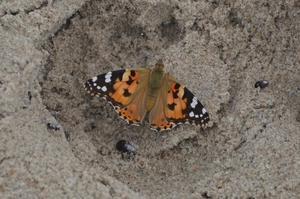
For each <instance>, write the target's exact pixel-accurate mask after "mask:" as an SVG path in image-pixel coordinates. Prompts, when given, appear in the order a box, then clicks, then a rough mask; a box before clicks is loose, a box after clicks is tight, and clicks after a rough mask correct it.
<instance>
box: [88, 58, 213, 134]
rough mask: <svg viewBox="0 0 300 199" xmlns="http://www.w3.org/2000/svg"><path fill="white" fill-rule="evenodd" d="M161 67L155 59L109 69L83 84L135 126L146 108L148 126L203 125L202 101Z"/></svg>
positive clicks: (207, 118) (204, 111) (142, 116)
mask: <svg viewBox="0 0 300 199" xmlns="http://www.w3.org/2000/svg"><path fill="white" fill-rule="evenodd" d="M163 67H164V65H163V63H162V61H158V62H157V63H156V65H155V67H154V68H153V69H148V68H133V69H124V70H117V71H112V72H108V73H105V74H101V75H98V76H97V77H93V78H92V79H90V80H88V81H87V82H86V83H85V85H84V87H85V89H86V90H87V92H89V93H90V94H91V95H96V96H98V97H102V98H104V99H106V100H108V102H109V103H110V104H111V105H112V106H113V107H114V109H115V110H116V112H117V113H118V114H119V116H120V117H121V118H123V119H124V120H125V121H126V122H127V123H128V124H133V125H137V126H138V125H139V124H140V123H141V122H142V121H143V119H144V117H145V115H146V113H147V112H149V121H150V124H151V126H150V127H151V129H152V130H156V131H162V130H170V129H172V128H174V127H175V126H176V125H178V124H183V123H190V124H194V125H198V126H204V125H206V124H207V123H208V121H209V116H208V113H207V112H206V110H205V108H204V107H203V105H202V104H201V102H200V101H199V100H198V99H197V98H196V97H195V96H194V95H193V94H192V93H191V91H189V90H188V89H187V88H186V87H184V86H183V85H182V84H181V83H179V82H178V81H177V80H176V79H175V78H174V77H172V76H170V75H168V74H166V73H165V71H164V69H163Z"/></svg>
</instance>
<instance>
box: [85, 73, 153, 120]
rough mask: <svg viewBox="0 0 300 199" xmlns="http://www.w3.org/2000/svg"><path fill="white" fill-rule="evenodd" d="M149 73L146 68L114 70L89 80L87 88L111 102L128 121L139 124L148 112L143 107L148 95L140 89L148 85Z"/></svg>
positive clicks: (91, 92) (92, 93)
mask: <svg viewBox="0 0 300 199" xmlns="http://www.w3.org/2000/svg"><path fill="white" fill-rule="evenodd" d="M149 73H150V71H149V69H144V68H137V69H125V70H117V71H112V72H108V73H104V74H101V75H98V76H96V77H93V78H92V79H90V80H88V81H87V82H86V83H85V89H86V90H87V91H88V92H89V93H90V94H91V95H96V96H98V97H102V98H104V99H106V100H107V101H108V102H110V104H111V105H112V106H113V107H114V109H115V110H116V112H117V113H118V114H119V116H120V117H121V118H123V119H124V120H125V121H126V122H127V123H129V124H135V125H138V124H139V123H140V122H141V121H142V120H143V118H144V116H145V114H146V113H147V111H146V109H145V108H143V107H144V103H145V100H146V99H145V98H146V95H143V93H142V92H139V90H141V87H146V86H145V84H146V83H147V77H148V76H149ZM143 89H144V88H143ZM144 91H145V89H144Z"/></svg>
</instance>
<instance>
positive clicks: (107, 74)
mask: <svg viewBox="0 0 300 199" xmlns="http://www.w3.org/2000/svg"><path fill="white" fill-rule="evenodd" d="M105 82H106V83H109V82H111V72H108V73H106V75H105Z"/></svg>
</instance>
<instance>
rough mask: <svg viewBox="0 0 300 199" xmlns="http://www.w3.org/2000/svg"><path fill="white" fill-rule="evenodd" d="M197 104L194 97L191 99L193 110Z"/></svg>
mask: <svg viewBox="0 0 300 199" xmlns="http://www.w3.org/2000/svg"><path fill="white" fill-rule="evenodd" d="M197 104H198V99H197V98H196V97H195V96H194V97H193V101H192V103H191V107H192V108H195V107H196V105H197Z"/></svg>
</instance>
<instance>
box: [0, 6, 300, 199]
mask: <svg viewBox="0 0 300 199" xmlns="http://www.w3.org/2000/svg"><path fill="white" fill-rule="evenodd" d="M299 8H300V4H299V2H297V1H288V2H277V1H266V2H264V1H249V0H248V1H247V0H245V1H236V2H232V3H231V2H222V1H191V2H185V1H175V0H174V1H80V0H72V1H71V0H65V1H47V0H43V1H35V0H25V1H22V2H21V1H17V0H15V1H0V25H1V26H0V38H1V43H0V51H1V52H0V62H1V64H0V67H1V70H0V172H1V175H0V176H1V177H0V196H1V198H300V191H299V190H300V189H299V187H300V141H299V135H300V59H299V55H300V34H299V33H300V23H299V21H300V12H299ZM159 59H162V60H163V62H164V65H165V70H166V72H167V73H169V74H171V75H172V76H174V77H176V78H177V79H178V80H179V81H180V82H182V83H183V84H184V85H186V86H187V87H188V88H189V90H191V91H192V92H193V93H194V94H195V96H197V98H199V100H200V101H201V102H202V103H203V104H204V106H205V108H206V109H207V111H208V112H209V114H210V118H211V121H210V122H209V124H208V126H207V127H206V128H200V127H196V126H192V125H180V126H178V127H177V128H175V129H173V130H171V131H165V132H160V133H157V132H155V131H152V130H150V129H149V122H148V120H147V119H145V121H144V122H143V124H142V125H141V126H139V127H136V126H128V125H127V124H126V123H125V122H124V121H122V120H121V119H120V118H119V117H118V115H117V114H116V113H115V111H114V110H113V108H112V107H111V106H110V105H109V104H108V103H107V102H106V101H105V100H102V99H100V100H99V99H98V98H96V97H92V96H90V95H89V94H88V93H87V92H86V91H85V90H84V88H83V84H84V83H85V81H87V80H88V79H90V78H91V77H93V76H96V75H98V74H101V73H106V72H108V71H111V70H118V69H124V68H136V67H147V68H150V67H153V66H154V64H155V63H156V61H157V60H159ZM261 80H267V81H268V83H269V84H268V86H267V87H265V88H260V87H258V88H255V87H254V85H255V83H256V82H257V81H261ZM122 139H124V140H126V141H128V142H130V143H131V144H132V145H133V146H134V147H135V148H136V151H137V154H136V155H128V154H122V152H120V151H117V150H116V148H115V145H116V143H117V142H118V141H119V140H122Z"/></svg>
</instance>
